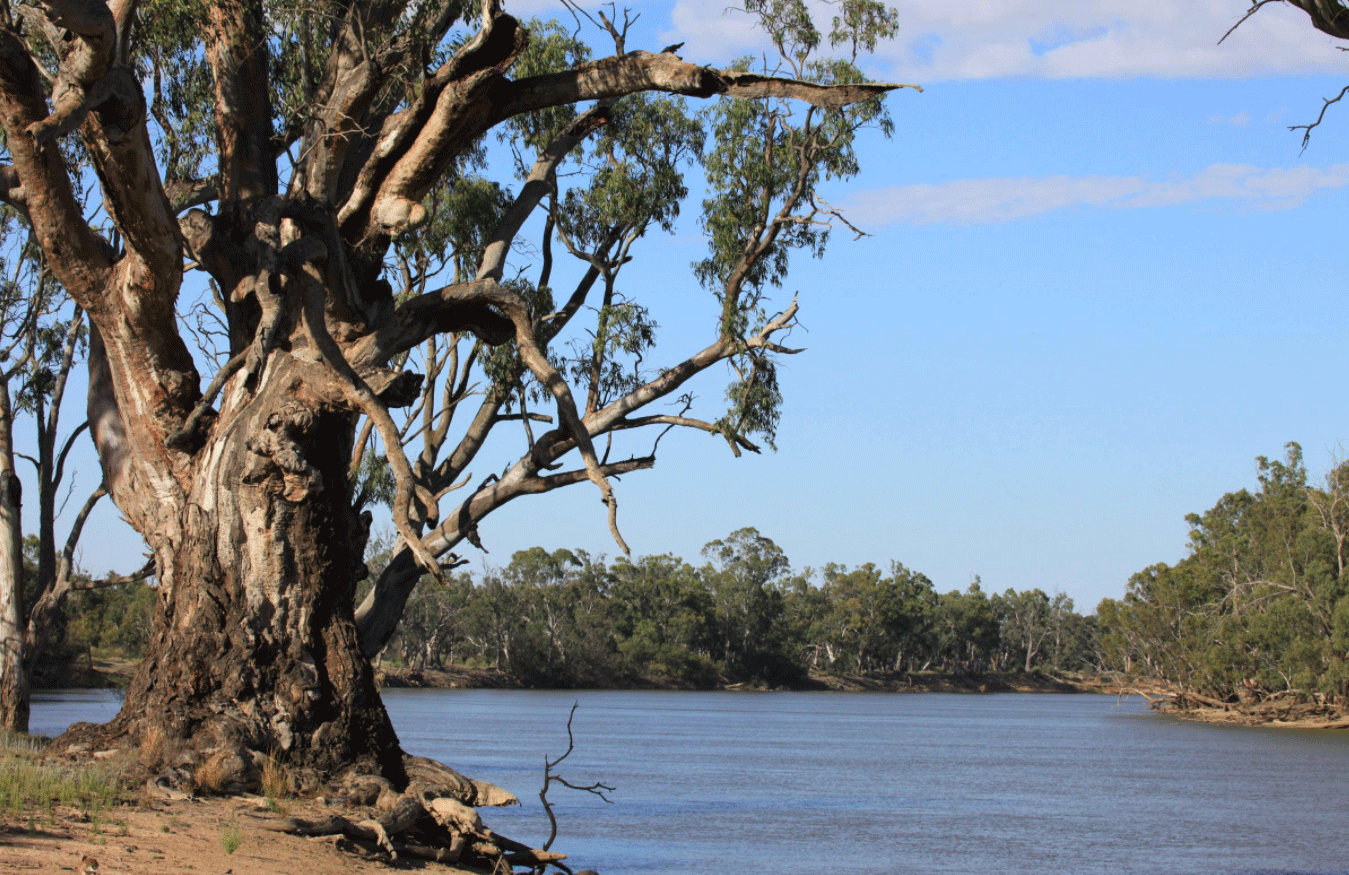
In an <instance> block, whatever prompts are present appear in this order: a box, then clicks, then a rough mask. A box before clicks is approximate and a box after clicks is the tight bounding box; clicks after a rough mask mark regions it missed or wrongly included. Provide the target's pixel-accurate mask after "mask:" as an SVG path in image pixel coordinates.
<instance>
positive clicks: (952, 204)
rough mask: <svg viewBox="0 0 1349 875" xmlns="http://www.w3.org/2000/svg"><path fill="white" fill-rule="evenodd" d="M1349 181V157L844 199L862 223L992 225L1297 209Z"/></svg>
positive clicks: (978, 182)
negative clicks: (1326, 163) (1226, 207)
mask: <svg viewBox="0 0 1349 875" xmlns="http://www.w3.org/2000/svg"><path fill="white" fill-rule="evenodd" d="M1347 185H1349V164H1335V165H1332V166H1330V167H1320V168H1318V167H1287V168H1283V167H1276V168H1260V167H1251V166H1248V165H1244V164H1214V165H1212V166H1211V167H1207V168H1205V169H1204V170H1202V171H1200V172H1199V173H1197V174H1195V175H1194V176H1191V177H1189V178H1185V179H1172V180H1165V181H1155V180H1151V179H1148V178H1146V177H1142V176H1037V177H1020V178H1000V179H959V180H953V181H951V182H941V183H935V184H916V185H899V186H890V187H887V188H879V189H871V190H869V191H862V192H857V193H856V194H854V195H852V196H851V197H849V198H848V200H847V202H846V203H845V204H844V207H843V209H844V212H845V213H846V214H847V215H848V217H849V219H850V220H852V221H854V222H856V223H857V224H858V225H860V226H862V227H872V228H875V227H879V226H882V225H895V224H907V225H937V224H942V225H986V224H999V223H1003V222H1011V221H1015V220H1017V219H1024V218H1030V217H1033V216H1040V215H1044V214H1045V213H1051V212H1055V211H1057V210H1064V209H1071V208H1084V207H1086V208H1097V209H1143V208H1149V207H1169V206H1179V205H1182V204H1190V203H1204V202H1224V201H1225V202H1232V203H1237V204H1240V205H1242V206H1244V207H1246V208H1255V209H1289V208H1292V207H1295V206H1297V205H1298V204H1300V203H1302V202H1303V201H1304V200H1306V199H1307V198H1308V197H1309V196H1311V195H1313V194H1315V193H1317V192H1321V191H1327V190H1331V189H1337V188H1343V187H1345V186H1347Z"/></svg>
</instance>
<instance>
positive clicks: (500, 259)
mask: <svg viewBox="0 0 1349 875" xmlns="http://www.w3.org/2000/svg"><path fill="white" fill-rule="evenodd" d="M608 120H609V105H608V104H607V103H600V104H598V105H596V106H593V107H591V108H590V109H588V110H586V111H585V112H584V113H582V114H581V115H579V116H577V117H576V119H575V120H573V121H572V123H571V124H570V125H568V126H567V129H566V130H564V131H563V132H562V133H561V134H559V135H558V136H557V137H556V138H555V139H554V140H553V142H551V143H549V144H548V148H547V149H545V150H544V151H543V153H542V154H541V155H539V157H538V160H536V161H535V162H534V166H533V167H532V168H530V171H529V175H528V176H527V177H525V184H524V187H523V188H521V189H520V194H519V195H517V196H516V198H515V201H514V202H513V203H512V204H511V206H510V209H508V210H507V211H506V214H505V215H504V216H502V217H501V221H500V223H498V225H497V227H496V229H495V230H494V231H493V232H492V238H491V239H490V240H489V241H488V242H487V246H486V247H485V248H484V250H483V254H482V261H481V262H480V263H479V266H478V279H486V278H489V277H490V278H491V279H494V280H497V281H498V282H500V280H501V277H502V272H503V270H504V269H505V266H506V255H507V253H508V252H509V251H510V247H511V243H512V242H513V241H514V240H515V236H516V235H517V234H519V233H520V228H521V226H523V225H524V223H525V220H526V219H528V218H529V214H530V213H532V212H534V209H535V208H536V207H538V205H539V204H540V203H542V201H543V199H544V198H545V197H547V196H548V195H549V194H550V193H551V192H552V191H553V190H554V189H555V187H556V178H557V167H558V165H559V164H561V163H562V161H563V160H564V159H565V158H566V157H567V155H568V154H569V153H570V152H571V150H572V149H575V148H576V147H577V146H579V145H580V144H581V143H582V141H584V140H585V138H586V137H588V136H590V135H591V134H592V133H594V132H595V131H597V130H599V129H600V127H601V126H602V125H604V124H605V123H606V122H607V121H608Z"/></svg>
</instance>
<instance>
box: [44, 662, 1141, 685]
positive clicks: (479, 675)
mask: <svg viewBox="0 0 1349 875" xmlns="http://www.w3.org/2000/svg"><path fill="white" fill-rule="evenodd" d="M135 669H136V663H135V662H134V661H132V660H126V659H115V658H107V659H98V658H90V659H87V660H84V661H81V662H80V663H79V664H78V665H74V666H71V667H70V670H69V671H65V672H62V673H61V676H62V677H63V678H65V679H68V681H69V683H67V684H66V687H67V688H72V689H102V688H119V687H126V686H127V684H128V683H129V682H130V680H131V675H132V673H133V672H134V671H135ZM375 671H376V676H377V679H378V681H379V683H380V686H381V687H390V688H397V689H401V688H418V689H434V690H483V689H502V690H522V689H527V688H529V687H528V686H527V685H526V684H525V683H523V682H522V681H521V680H520V678H518V677H517V676H515V675H514V674H512V673H511V672H509V671H503V670H501V669H491V668H475V667H472V666H465V665H448V666H445V667H443V668H434V669H431V668H428V669H414V668H404V667H399V666H388V665H384V666H376V669H375ZM605 688H606V689H614V690H681V689H695V688H694V687H691V686H689V685H687V684H682V683H680V682H678V681H675V680H672V679H669V678H660V677H636V678H618V679H616V680H615V682H614V683H613V684H610V685H606V686H605ZM702 689H709V688H702ZM710 689H721V690H732V691H769V690H793V691H796V692H814V691H818V692H825V691H834V692H844V693H863V692H875V693H1117V692H1120V691H1121V690H1120V682H1119V679H1117V678H1115V677H1113V676H1104V675H1089V674H1073V675H1049V674H1042V673H1040V672H987V673H978V672H968V673H944V672H885V673H873V674H824V673H813V674H811V675H809V676H808V677H806V678H803V679H801V680H800V681H798V682H795V683H792V684H788V685H784V686H780V687H759V686H751V685H747V684H722V685H719V686H716V687H712V688H710Z"/></svg>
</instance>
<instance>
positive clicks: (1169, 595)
mask: <svg viewBox="0 0 1349 875" xmlns="http://www.w3.org/2000/svg"><path fill="white" fill-rule="evenodd" d="M1286 450H1287V452H1286V455H1285V458H1284V459H1283V461H1277V460H1271V459H1267V458H1264V457H1261V458H1260V459H1259V460H1258V474H1259V488H1258V489H1257V490H1255V491H1254V492H1252V491H1248V490H1245V489H1241V490H1238V491H1236V492H1230V493H1228V494H1226V495H1224V496H1223V497H1222V498H1221V499H1219V500H1218V502H1217V504H1215V505H1214V506H1213V507H1212V508H1210V509H1209V510H1208V511H1206V512H1204V513H1203V514H1191V515H1190V516H1189V517H1188V518H1187V520H1188V522H1189V524H1190V544H1189V548H1190V549H1189V555H1188V556H1186V557H1185V558H1184V559H1182V560H1181V561H1180V562H1177V563H1176V564H1175V565H1167V564H1164V563H1159V564H1157V565H1152V566H1150V567H1148V568H1146V569H1144V570H1142V571H1140V572H1139V573H1137V574H1135V575H1134V576H1133V578H1132V579H1131V580H1130V581H1129V586H1128V590H1127V592H1126V594H1125V596H1124V598H1122V599H1119V600H1115V599H1106V600H1105V601H1103V602H1102V603H1101V604H1100V606H1099V607H1098V608H1097V618H1098V619H1097V622H1098V634H1099V646H1100V650H1101V654H1102V657H1103V663H1104V665H1105V666H1106V667H1107V668H1114V669H1117V670H1119V671H1123V672H1127V673H1128V674H1129V675H1130V676H1131V677H1133V678H1135V679H1136V680H1137V681H1138V682H1139V683H1140V684H1142V685H1145V686H1149V687H1151V688H1152V689H1153V690H1155V691H1158V692H1159V693H1160V695H1161V696H1162V698H1163V700H1164V701H1165V703H1166V704H1167V705H1169V706H1174V707H1176V708H1180V709H1182V710H1187V711H1193V710H1196V709H1210V710H1212V711H1214V712H1217V713H1215V715H1214V716H1224V715H1226V716H1228V717H1236V718H1247V719H1251V720H1258V721H1261V722H1264V721H1269V720H1276V719H1279V720H1289V719H1305V718H1315V717H1321V718H1324V719H1328V720H1333V719H1334V718H1335V717H1336V716H1337V715H1342V714H1343V712H1344V710H1345V707H1346V705H1347V704H1349V578H1346V575H1345V565H1346V562H1347V561H1349V462H1340V463H1338V464H1336V465H1335V466H1333V467H1332V469H1331V470H1330V472H1329V473H1328V474H1327V475H1326V477H1325V480H1324V482H1322V483H1319V484H1316V483H1312V482H1311V481H1310V480H1309V477H1308V473H1307V468H1306V465H1305V464H1304V462H1303V457H1302V448H1301V447H1299V446H1298V445H1297V444H1294V443H1290V444H1288V445H1287V448H1286Z"/></svg>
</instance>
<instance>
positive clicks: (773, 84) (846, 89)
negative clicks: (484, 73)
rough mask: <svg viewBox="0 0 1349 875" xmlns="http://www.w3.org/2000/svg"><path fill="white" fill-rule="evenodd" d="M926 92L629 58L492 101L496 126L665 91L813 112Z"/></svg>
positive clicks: (522, 83) (525, 82) (535, 79)
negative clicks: (789, 102) (564, 107)
mask: <svg viewBox="0 0 1349 875" xmlns="http://www.w3.org/2000/svg"><path fill="white" fill-rule="evenodd" d="M897 88H912V89H914V90H915V91H922V90H923V89H922V88H921V87H920V86H918V85H906V84H899V83H889V82H875V83H867V84H859V85H816V84H814V83H811V82H802V81H800V80H797V79H782V78H778V77H773V76H763V75H760V74H758V73H743V72H736V71H730V70H716V69H713V68H711V67H699V66H697V65H696V64H689V63H687V62H685V61H682V60H680V59H679V58H678V57H677V56H676V55H673V54H667V53H661V54H652V53H650V52H642V51H635V52H628V53H627V54H625V55H622V56H620V57H611V58H604V59H602V60H598V61H592V62H590V63H588V64H582V65H580V66H578V67H576V68H574V69H572V70H567V71H564V72H561V73H552V74H548V75H545V76H531V77H529V78H527V79H521V80H519V81H516V82H503V83H502V84H501V85H500V86H499V87H498V91H499V92H500V93H499V95H498V96H497V97H496V99H495V100H494V101H493V106H494V109H493V111H494V114H495V115H494V119H493V120H494V122H495V121H501V120H504V119H507V118H510V117H512V116H516V115H520V114H521V113H525V112H532V111H534V110H537V109H546V108H547V107H550V106H558V105H561V104H564V103H576V102H578V101H584V100H603V99H606V98H614V97H622V96H624V95H627V94H633V93H635V92H638V91H665V92H668V93H671V94H683V95H686V96H689V97H703V98H706V97H713V96H715V95H719V94H721V95H725V96H727V97H741V98H755V97H790V98H794V99H797V100H803V101H805V102H807V103H810V104H812V105H814V106H820V107H828V108H832V109H837V108H840V107H844V106H848V105H850V104H853V103H857V102H859V101H863V100H870V99H871V98H874V97H880V96H881V95H883V94H885V93H887V92H889V91H894V90H895V89H897Z"/></svg>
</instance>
